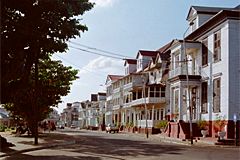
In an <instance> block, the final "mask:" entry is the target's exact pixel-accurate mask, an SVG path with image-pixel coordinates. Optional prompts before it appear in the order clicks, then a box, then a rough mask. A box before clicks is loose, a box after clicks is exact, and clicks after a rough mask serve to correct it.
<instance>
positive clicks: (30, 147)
mask: <svg viewBox="0 0 240 160" xmlns="http://www.w3.org/2000/svg"><path fill="white" fill-rule="evenodd" d="M52 133H54V132H51V133H44V134H41V133H40V134H39V138H38V145H34V144H33V142H34V138H33V137H28V136H27V135H22V136H20V137H16V135H15V134H11V133H10V132H1V136H2V137H4V138H6V139H7V142H10V143H12V144H14V145H15V146H13V147H9V148H6V149H4V150H2V149H1V148H0V159H1V158H2V157H5V156H10V155H14V154H16V153H23V152H28V151H34V150H40V149H46V148H51V147H56V146H63V145H70V144H75V141H73V140H69V139H65V138H63V137H62V138H61V136H60V137H59V136H58V137H57V138H56V137H54V135H53V134H52Z"/></svg>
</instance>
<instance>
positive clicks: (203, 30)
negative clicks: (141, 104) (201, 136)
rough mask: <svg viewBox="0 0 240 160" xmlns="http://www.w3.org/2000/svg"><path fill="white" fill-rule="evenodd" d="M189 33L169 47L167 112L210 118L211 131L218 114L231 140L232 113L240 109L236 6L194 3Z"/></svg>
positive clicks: (239, 27)
mask: <svg viewBox="0 0 240 160" xmlns="http://www.w3.org/2000/svg"><path fill="white" fill-rule="evenodd" d="M187 20H188V22H189V24H190V26H189V28H190V33H189V34H188V35H187V36H186V37H184V40H175V41H174V43H173V44H172V46H171V47H170V50H171V67H170V72H169V83H170V112H171V115H172V116H173V117H174V118H176V120H183V121H185V122H188V121H189V120H190V113H189V112H190V110H189V109H191V111H192V112H191V113H192V114H191V115H192V120H193V122H197V121H198V120H206V121H208V122H209V126H208V127H209V135H210V136H212V137H215V136H216V132H217V131H218V130H219V129H218V128H217V127H216V125H215V122H216V120H217V119H219V118H222V121H223V122H224V123H225V128H224V130H225V131H226V132H227V137H228V138H234V129H233V127H234V125H233V124H234V123H233V117H234V115H239V113H240V85H239V81H240V73H239V70H240V45H239V44H240V10H239V6H238V7H236V8H215V7H200V6H192V7H191V8H190V10H189V12H188V16H187Z"/></svg>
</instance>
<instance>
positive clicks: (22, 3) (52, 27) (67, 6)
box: [0, 0, 93, 104]
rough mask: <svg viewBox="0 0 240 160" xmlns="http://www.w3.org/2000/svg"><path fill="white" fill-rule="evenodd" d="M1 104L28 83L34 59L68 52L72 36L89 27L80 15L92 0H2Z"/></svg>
mask: <svg viewBox="0 0 240 160" xmlns="http://www.w3.org/2000/svg"><path fill="white" fill-rule="evenodd" d="M0 3H1V86H0V87H1V95H0V97H1V103H2V104H3V103H9V102H11V101H12V99H13V98H14V97H16V94H19V92H22V90H23V89H24V88H26V87H27V85H28V83H27V82H28V79H29V76H30V73H31V69H32V66H33V64H34V62H36V61H37V60H38V59H44V58H45V56H47V54H53V53H55V52H65V51H66V50H67V48H68V46H67V43H66V42H67V41H68V40H69V39H70V38H76V36H80V32H84V31H86V30H87V26H85V25H83V24H81V23H80V19H79V18H80V17H79V16H80V15H83V14H84V13H85V12H86V11H89V10H90V9H91V8H92V7H93V4H92V3H90V2H89V1H88V0H19V1H16V0H1V2H0Z"/></svg>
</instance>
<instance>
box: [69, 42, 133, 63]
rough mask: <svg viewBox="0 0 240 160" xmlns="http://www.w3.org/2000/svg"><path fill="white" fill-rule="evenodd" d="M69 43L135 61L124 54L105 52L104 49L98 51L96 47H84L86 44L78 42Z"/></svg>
mask: <svg viewBox="0 0 240 160" xmlns="http://www.w3.org/2000/svg"><path fill="white" fill-rule="evenodd" d="M69 43H72V44H75V45H78V46H82V47H85V48H87V49H90V50H96V51H100V52H103V53H107V54H111V55H115V56H120V57H127V58H131V59H133V57H129V56H125V55H122V54H118V53H114V52H110V51H106V50H103V49H98V48H95V47H90V46H87V45H84V44H80V43H76V42H72V41H69Z"/></svg>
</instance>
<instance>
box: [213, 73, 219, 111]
mask: <svg viewBox="0 0 240 160" xmlns="http://www.w3.org/2000/svg"><path fill="white" fill-rule="evenodd" d="M215 91H216V92H215ZM213 112H214V113H220V112H221V77H218V78H215V79H213Z"/></svg>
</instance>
